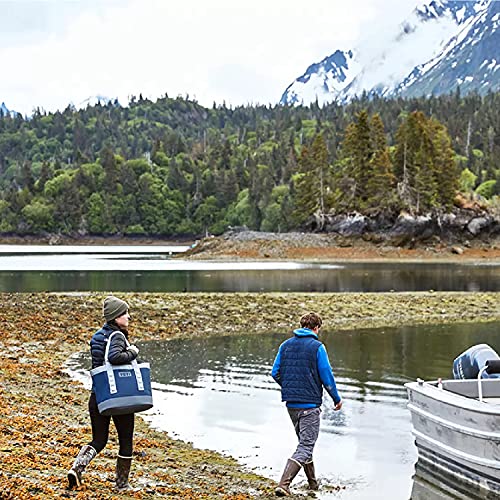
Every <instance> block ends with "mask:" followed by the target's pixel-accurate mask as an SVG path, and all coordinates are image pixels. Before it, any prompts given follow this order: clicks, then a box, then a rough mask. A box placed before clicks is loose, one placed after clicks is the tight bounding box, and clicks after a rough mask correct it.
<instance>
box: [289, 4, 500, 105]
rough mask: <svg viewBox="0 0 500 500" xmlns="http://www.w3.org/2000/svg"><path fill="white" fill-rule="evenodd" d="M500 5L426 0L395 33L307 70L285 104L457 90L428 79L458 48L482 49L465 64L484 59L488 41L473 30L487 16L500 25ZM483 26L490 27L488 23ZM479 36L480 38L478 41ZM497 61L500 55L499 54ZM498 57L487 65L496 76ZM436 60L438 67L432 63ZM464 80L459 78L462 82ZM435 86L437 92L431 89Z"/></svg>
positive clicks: (373, 38) (381, 35)
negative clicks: (498, 15) (499, 16)
mask: <svg viewBox="0 0 500 500" xmlns="http://www.w3.org/2000/svg"><path fill="white" fill-rule="evenodd" d="M499 5H500V2H497V1H496V0H471V1H455V0H432V1H428V0H427V1H420V2H419V4H418V5H417V6H416V8H415V9H414V10H413V12H412V13H411V14H410V15H409V16H408V17H407V18H406V19H405V20H404V21H403V22H401V23H400V24H399V25H398V26H395V27H394V29H393V30H392V31H391V30H386V31H387V32H386V33H377V34H374V35H371V36H368V37H366V38H365V39H362V40H359V41H358V43H357V44H356V47H355V48H354V49H352V50H349V51H341V50H337V51H336V52H334V53H333V54H332V55H331V56H329V57H326V58H325V59H323V61H321V62H320V63H317V64H312V65H311V66H309V68H307V70H306V72H305V73H304V74H303V75H302V76H300V77H299V78H297V79H296V80H295V81H294V82H293V83H292V84H291V85H290V86H289V87H288V88H287V89H286V90H285V92H284V93H283V96H282V97H281V101H280V102H281V103H282V104H302V103H303V104H306V105H307V104H309V103H310V102H313V101H315V100H316V99H317V100H318V102H319V103H325V102H331V101H333V100H339V101H348V100H350V99H352V98H353V97H354V96H356V95H360V94H361V93H362V92H367V93H369V94H378V95H384V96H391V95H396V94H399V93H403V94H404V95H421V94H426V93H431V92H433V91H434V92H436V93H441V92H449V91H450V90H451V88H450V89H448V88H446V85H445V80H444V79H443V80H442V86H439V87H438V86H434V87H433V86H432V85H430V86H429V85H423V84H422V81H423V80H424V79H426V78H428V76H427V75H428V74H429V72H430V69H431V68H435V67H436V65H437V63H438V62H439V61H441V62H442V63H443V64H444V61H447V60H448V59H447V55H449V54H451V53H452V50H453V48H454V47H456V46H458V45H460V47H461V49H462V50H463V49H464V47H465V45H464V44H469V45H471V46H472V47H474V46H475V45H479V46H478V47H476V48H475V49H474V51H475V56H474V58H472V57H471V58H470V61H468V62H467V58H466V59H463V61H462V63H461V64H460V66H463V64H469V63H470V62H471V61H472V60H473V59H474V60H476V59H479V58H481V57H482V56H481V55H479V54H480V53H481V52H482V50H483V49H482V46H483V44H485V43H486V38H487V37H484V36H483V37H481V36H480V33H479V32H478V31H477V30H473V31H471V27H472V26H479V25H480V24H478V23H480V21H479V20H480V19H482V18H485V17H486V18H487V19H488V21H487V22H488V23H490V24H491V26H493V25H494V24H495V22H496V21H495V20H494V15H491V14H492V12H493V11H495V9H498V6H499ZM482 26H483V28H484V26H485V24H484V22H483V24H482ZM492 29H493V28H492ZM464 33H470V35H471V36H469V37H466V36H465V35H464ZM473 35H474V36H475V39H474V38H472V36H473ZM496 36H497V35H496V34H495V33H494V32H492V37H489V36H488V38H492V40H491V41H493V42H494V40H495V39H496ZM465 39H467V42H465ZM454 40H455V42H453V41H454ZM474 40H477V41H474ZM481 40H483V41H482V42H481ZM462 42H463V43H462ZM489 43H490V42H488V44H489ZM498 46H499V45H498V44H497V47H498ZM457 50H460V49H457ZM493 51H494V49H493ZM489 52H490V51H489V50H488V53H489ZM497 52H498V50H497ZM488 57H490V55H488ZM457 58H458V55H457ZM486 59H487V57H483V59H481V62H480V63H479V64H482V63H483V61H485V60H486ZM496 59H500V57H498V56H497V58H496ZM496 59H495V58H494V57H493V56H491V57H490V60H489V62H488V63H485V66H488V68H489V65H492V66H491V68H490V69H489V71H493V73H495V71H496V70H495V69H494V68H495V64H496ZM493 60H495V64H494V63H493ZM432 61H434V63H432V64H431V62H432ZM456 62H457V64H456V66H455V68H454V69H456V68H458V66H459V64H458V61H456ZM471 69H472V68H471ZM462 73H463V74H464V78H465V77H466V76H470V75H471V72H470V71H469V72H468V71H467V70H466V69H463V68H462V70H461V73H460V74H462ZM465 73H467V75H465ZM431 76H432V75H431ZM494 76H495V75H494ZM434 78H436V77H434ZM450 78H451V76H450ZM460 78H461V77H460V75H458V74H457V77H456V81H457V82H458V83H460V82H459V79H460ZM499 79H500V72H498V74H497V75H496V80H495V81H496V82H497V83H498V81H499ZM447 81H448V80H447ZM485 81H486V80H484V81H483V83H484V82H485ZM464 82H469V80H465V79H462V84H463V83H464ZM448 83H449V81H448ZM458 83H457V84H458ZM469 83H470V82H469ZM477 83H478V82H475V83H474V84H473V85H471V86H470V87H471V89H472V88H478V87H477V86H476V84H477ZM491 83H492V81H491V80H490V84H491ZM455 86H456V85H455ZM429 88H431V89H432V90H430V91H429ZM461 88H462V87H461ZM464 90H466V89H465V87H464ZM478 90H479V89H478Z"/></svg>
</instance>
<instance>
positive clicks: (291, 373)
mask: <svg viewBox="0 0 500 500" xmlns="http://www.w3.org/2000/svg"><path fill="white" fill-rule="evenodd" d="M320 345H321V342H320V341H319V340H317V339H316V338H315V337H314V336H312V335H311V336H294V337H292V338H291V339H288V340H287V341H286V342H284V343H283V344H282V346H281V354H280V356H281V362H280V378H281V381H282V385H281V399H282V400H283V401H287V402H289V403H313V404H316V405H318V406H319V405H321V402H322V396H323V386H322V384H321V379H320V376H319V371H318V362H317V353H318V349H319V347H320Z"/></svg>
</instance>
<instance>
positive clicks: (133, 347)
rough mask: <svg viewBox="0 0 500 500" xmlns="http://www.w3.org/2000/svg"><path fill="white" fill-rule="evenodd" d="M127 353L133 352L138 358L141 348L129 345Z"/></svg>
mask: <svg viewBox="0 0 500 500" xmlns="http://www.w3.org/2000/svg"><path fill="white" fill-rule="evenodd" d="M127 351H131V352H133V353H134V354H135V355H136V356H137V355H138V354H139V348H138V347H137V346H136V345H133V344H132V345H129V346H128V347H127Z"/></svg>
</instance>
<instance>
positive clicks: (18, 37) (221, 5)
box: [0, 0, 419, 114]
mask: <svg viewBox="0 0 500 500" xmlns="http://www.w3.org/2000/svg"><path fill="white" fill-rule="evenodd" d="M418 2H419V0H246V1H244V0H156V1H155V0H0V23H1V25H2V27H1V29H0V68H1V70H0V71H1V74H0V103H1V102H2V101H4V102H5V103H6V105H7V107H8V108H9V109H14V110H17V111H20V112H22V113H27V114H30V113H31V111H32V110H33V108H35V107H37V106H39V107H41V108H43V109H45V110H47V111H53V110H55V109H58V108H59V109H64V108H65V107H66V106H67V104H68V103H70V102H72V103H74V104H76V105H78V104H79V103H81V102H82V101H84V100H85V99H87V98H88V97H91V96H95V95H103V96H107V97H111V98H114V97H118V98H119V100H120V102H122V103H123V104H126V103H127V102H128V97H129V96H130V95H136V96H138V95H139V93H142V94H143V96H144V97H150V98H152V99H155V98H157V97H160V96H162V95H164V94H165V93H167V94H168V95H169V96H170V97H176V96H177V95H182V96H186V95H189V96H190V97H191V98H196V99H197V100H198V101H199V102H200V103H201V104H203V105H206V106H211V105H212V103H213V102H214V101H215V102H216V103H219V104H220V103H222V102H223V101H225V102H226V103H227V104H232V105H237V104H247V103H253V104H256V103H262V104H268V103H276V102H277V101H278V100H279V99H280V97H281V94H282V93H283V91H284V90H285V89H286V87H287V86H288V85H289V84H290V83H291V82H292V81H293V80H294V79H295V78H297V77H298V76H300V75H301V74H302V73H304V71H305V70H306V68H307V67H308V66H309V65H310V64H312V63H314V62H318V61H320V60H321V59H323V58H324V57H326V56H328V55H330V54H332V53H333V52H334V51H335V50H336V49H349V48H352V46H353V44H354V43H355V41H356V40H358V39H359V38H360V37H361V38H363V37H364V36H365V35H366V34H367V32H369V31H371V30H378V31H379V32H380V30H383V29H384V27H385V26H390V25H394V24H397V23H398V22H399V21H401V20H402V19H403V18H404V17H405V15H406V14H407V13H409V12H410V11H411V10H413V8H414V7H415V5H416V4H417V3H418Z"/></svg>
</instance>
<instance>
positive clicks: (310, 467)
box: [303, 460, 319, 491]
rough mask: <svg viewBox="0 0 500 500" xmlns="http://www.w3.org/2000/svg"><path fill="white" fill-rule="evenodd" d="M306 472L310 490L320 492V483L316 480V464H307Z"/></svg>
mask: <svg viewBox="0 0 500 500" xmlns="http://www.w3.org/2000/svg"><path fill="white" fill-rule="evenodd" d="M303 467H304V472H305V473H306V477H307V482H308V483H309V489H310V490H315V491H316V490H318V489H319V483H318V480H317V479H316V473H315V472H314V462H313V461H312V460H311V461H310V462H306V463H305V464H304V466H303Z"/></svg>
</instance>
